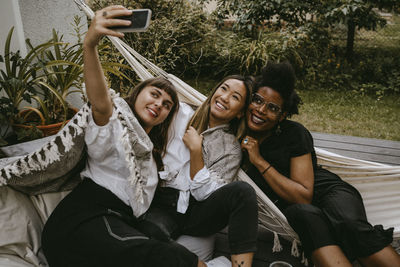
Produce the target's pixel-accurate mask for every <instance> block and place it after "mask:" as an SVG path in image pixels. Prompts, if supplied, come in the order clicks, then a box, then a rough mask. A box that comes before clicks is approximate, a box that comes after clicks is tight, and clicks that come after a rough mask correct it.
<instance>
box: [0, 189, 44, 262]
mask: <svg viewBox="0 0 400 267" xmlns="http://www.w3.org/2000/svg"><path fill="white" fill-rule="evenodd" d="M42 228H43V222H42V220H41V219H40V217H39V215H38V214H37V212H36V210H35V208H34V206H33V204H32V202H31V200H30V198H29V197H28V196H27V195H25V194H23V193H21V192H18V191H15V190H14V189H12V188H10V187H8V186H3V187H0V255H1V258H0V263H1V262H8V261H11V262H14V263H13V264H8V263H7V264H6V265H1V264H0V265H1V266H14V265H15V266H23V265H18V264H21V263H22V262H23V261H25V262H26V263H27V264H31V265H34V266H46V265H47V263H46V260H45V257H44V255H43V253H42V251H41V242H40V237H41V232H42ZM15 257H19V258H21V260H17V261H15V260H13V259H15ZM22 260H23V261H22ZM27 266H29V265H27Z"/></svg>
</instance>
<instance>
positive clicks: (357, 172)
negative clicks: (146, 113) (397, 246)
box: [75, 0, 400, 255]
mask: <svg viewBox="0 0 400 267" xmlns="http://www.w3.org/2000/svg"><path fill="white" fill-rule="evenodd" d="M75 2H76V3H77V4H78V6H79V7H80V8H81V9H82V10H83V11H84V12H85V13H86V15H87V16H88V17H89V18H92V17H93V15H94V13H93V11H92V10H91V9H90V8H89V7H88V6H87V5H86V4H85V3H84V2H83V0H75ZM107 37H108V38H109V39H110V40H111V42H112V43H113V44H114V45H115V46H116V48H117V49H118V50H119V52H120V53H121V54H122V55H123V56H124V58H125V59H126V60H127V61H128V63H129V64H130V66H131V67H132V68H133V70H134V71H135V72H136V74H137V75H138V76H139V77H140V79H142V80H145V79H148V78H151V77H154V76H163V77H165V78H167V79H168V80H170V81H171V82H172V83H173V84H174V85H175V86H176V88H177V90H178V94H179V98H180V100H181V101H185V102H188V103H191V104H194V105H200V104H201V103H202V102H203V101H204V100H205V99H206V97H205V96H204V95H202V94H201V93H199V92H198V91H196V90H195V89H194V88H192V87H191V86H190V85H188V84H186V83H185V82H184V81H182V80H181V79H179V78H177V77H176V76H174V75H172V74H169V73H167V72H165V71H163V70H162V69H160V68H159V67H157V66H156V65H154V64H153V63H151V62H150V61H148V60H147V59H146V58H144V57H143V56H141V55H140V54H139V53H137V52H136V51H135V50H134V49H132V48H131V47H129V46H128V45H127V44H126V43H125V42H123V41H122V40H120V39H119V38H116V37H111V36H107ZM316 153H317V158H318V163H319V164H320V165H322V166H324V167H325V168H326V169H328V170H330V171H332V172H334V173H336V174H338V175H339V176H340V177H341V178H343V180H345V181H347V182H348V183H350V184H352V185H353V186H355V187H356V188H357V189H358V190H359V191H360V193H361V195H362V197H363V199H364V204H365V208H366V211H367V216H368V220H369V221H370V222H371V223H372V224H382V225H383V226H384V227H385V228H387V227H394V228H395V230H394V238H395V239H400V166H390V165H385V164H380V163H375V162H370V161H364V160H358V159H354V158H349V157H344V156H340V155H337V154H334V153H330V152H328V151H325V150H322V149H319V148H316ZM238 179H239V180H242V181H246V182H248V183H249V184H250V185H252V186H253V188H254V189H255V190H256V193H257V197H258V203H259V222H260V225H261V226H263V227H265V228H267V229H268V230H270V231H273V232H274V234H275V237H277V235H280V236H283V237H284V238H285V239H288V240H290V241H292V242H293V246H292V254H293V255H296V254H297V255H298V253H297V252H296V251H297V244H300V241H299V237H298V236H297V234H296V233H295V232H294V230H293V229H292V228H291V227H290V226H289V224H288V222H287V220H286V218H285V216H284V215H283V214H282V212H281V211H280V210H279V209H278V208H277V207H276V206H275V205H274V204H273V203H272V202H271V200H270V199H269V198H268V197H267V196H266V195H265V194H264V193H263V192H262V191H261V190H260V189H259V188H258V187H257V186H256V185H255V183H254V182H253V181H252V180H251V179H250V178H249V177H248V176H247V175H246V173H244V172H243V171H242V170H241V171H240V172H239V174H238ZM274 243H275V245H274V248H273V250H274V251H279V250H280V249H281V248H280V245H279V241H278V240H277V238H275V242H274Z"/></svg>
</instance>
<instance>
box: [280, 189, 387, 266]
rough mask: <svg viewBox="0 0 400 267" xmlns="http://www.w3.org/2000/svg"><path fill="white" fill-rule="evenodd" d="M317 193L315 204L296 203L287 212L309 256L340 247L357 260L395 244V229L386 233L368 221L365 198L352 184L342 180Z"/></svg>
mask: <svg viewBox="0 0 400 267" xmlns="http://www.w3.org/2000/svg"><path fill="white" fill-rule="evenodd" d="M315 194H316V195H317V197H316V199H314V200H313V203H312V204H294V205H291V206H289V207H288V208H286V209H285V210H284V211H283V213H284V214H285V216H286V218H287V219H288V222H289V224H290V225H291V226H292V227H293V229H294V230H295V231H296V232H297V234H298V235H299V237H300V240H301V242H302V245H303V247H304V250H305V252H306V253H307V254H308V256H310V255H311V252H312V251H314V250H315V249H317V248H320V247H324V246H328V245H338V246H340V247H341V249H342V250H343V252H344V253H345V255H346V256H347V257H348V258H349V260H351V261H353V260H355V259H356V258H359V257H366V256H369V255H371V254H373V253H375V252H378V251H379V250H381V249H383V248H384V247H386V246H387V245H389V244H390V243H391V242H392V239H393V238H392V235H393V228H391V229H388V230H384V229H383V227H382V225H377V226H372V225H371V224H370V223H369V222H368V221H367V216H366V213H365V208H364V204H363V202H362V198H361V195H360V194H359V192H358V191H357V190H356V189H355V188H354V187H352V186H351V185H349V184H347V183H346V182H344V181H339V182H338V183H337V184H336V185H335V186H332V187H331V188H330V189H329V190H326V191H325V192H324V193H323V194H320V193H319V192H315Z"/></svg>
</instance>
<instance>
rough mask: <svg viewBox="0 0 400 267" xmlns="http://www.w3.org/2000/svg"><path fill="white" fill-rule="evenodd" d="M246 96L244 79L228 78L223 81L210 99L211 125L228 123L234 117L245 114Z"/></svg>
mask: <svg viewBox="0 0 400 267" xmlns="http://www.w3.org/2000/svg"><path fill="white" fill-rule="evenodd" d="M246 97H247V91H246V87H245V85H244V83H243V82H242V81H240V80H236V79H228V80H226V81H225V82H223V83H222V84H221V85H220V86H219V87H218V88H217V90H216V91H215V93H214V95H213V96H212V98H211V101H210V121H209V126H210V127H215V126H218V125H221V124H226V123H229V122H230V121H231V120H232V119H234V118H240V117H241V116H243V107H244V106H245V102H246Z"/></svg>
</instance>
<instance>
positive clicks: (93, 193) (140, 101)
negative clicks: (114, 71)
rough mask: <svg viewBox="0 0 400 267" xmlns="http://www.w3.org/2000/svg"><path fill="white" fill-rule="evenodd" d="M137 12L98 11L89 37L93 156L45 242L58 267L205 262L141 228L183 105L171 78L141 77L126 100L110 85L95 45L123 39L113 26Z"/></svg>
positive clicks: (90, 145)
mask: <svg viewBox="0 0 400 267" xmlns="http://www.w3.org/2000/svg"><path fill="white" fill-rule="evenodd" d="M131 13H132V12H131V11H129V10H127V9H126V8H124V7H122V6H111V7H107V8H104V9H102V10H100V11H97V12H96V15H95V17H94V19H93V20H92V23H91V25H90V27H89V30H88V32H87V34H86V36H85V40H84V45H83V49H84V77H85V83H86V90H87V94H88V99H89V101H90V104H91V114H90V116H89V121H88V124H87V126H86V128H85V143H86V146H87V154H88V157H87V163H86V167H85V169H84V170H83V171H82V173H81V177H82V178H83V180H82V182H81V183H80V184H79V185H78V186H77V187H75V188H74V189H73V190H72V192H71V193H70V194H69V195H67V196H66V197H65V198H64V199H63V200H62V201H61V202H60V203H59V205H58V206H57V207H56V209H55V210H54V211H53V213H52V214H51V216H50V217H49V219H48V221H47V222H46V224H45V227H44V230H43V234H42V247H43V251H44V253H45V256H46V258H47V260H48V263H49V265H50V266H52V267H57V266H76V267H79V266H82V267H88V266H93V267H94V266H96V267H98V266H110V267H111V266H119V267H123V266H149V267H150V266H170V267H176V266H178V267H179V266H181V267H186V266H191V267H197V266H205V264H204V263H203V262H201V261H199V259H198V257H197V256H196V255H195V254H193V253H192V252H190V251H189V250H187V249H186V248H185V247H183V246H181V245H179V244H177V243H175V242H162V241H159V240H155V239H150V238H149V237H148V236H147V235H146V234H144V233H143V232H142V230H141V229H140V221H141V217H142V215H143V214H144V213H145V212H146V211H147V209H148V208H149V206H150V203H151V201H152V199H153V196H154V192H155V189H156V187H157V183H158V175H157V171H159V170H160V168H161V166H162V165H161V164H162V162H160V161H161V155H162V154H163V153H164V152H165V148H166V142H167V140H168V128H169V125H170V123H171V121H172V118H173V116H174V114H175V113H176V111H177V110H178V108H179V105H178V97H177V94H176V91H175V87H174V86H173V85H172V84H171V82H169V81H168V80H166V79H164V78H152V79H148V80H146V81H144V82H141V83H140V84H139V85H137V86H136V87H135V88H134V89H133V92H132V94H131V95H130V96H129V97H128V98H126V99H122V98H119V97H118V96H115V95H114V94H113V93H111V92H110V90H108V87H107V83H106V80H105V77H104V74H103V70H102V68H101V65H100V61H99V57H98V53H97V48H96V47H97V45H98V42H99V41H100V39H101V38H102V37H103V36H104V35H110V36H116V37H123V36H124V34H123V33H121V32H118V31H115V30H112V29H110V27H120V26H129V25H130V24H131V22H130V21H127V20H122V19H117V18H116V17H120V16H129V15H130V14H131ZM154 137H157V138H154ZM160 137H161V138H160ZM153 148H154V149H153ZM156 148H157V149H156Z"/></svg>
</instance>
